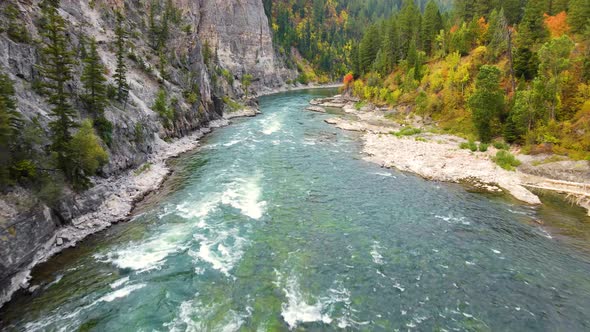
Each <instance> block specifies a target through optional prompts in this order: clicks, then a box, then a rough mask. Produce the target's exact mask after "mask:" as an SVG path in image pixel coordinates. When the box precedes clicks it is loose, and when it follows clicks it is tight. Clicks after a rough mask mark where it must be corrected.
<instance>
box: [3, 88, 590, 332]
mask: <svg viewBox="0 0 590 332" xmlns="http://www.w3.org/2000/svg"><path fill="white" fill-rule="evenodd" d="M327 93H333V91H320V90H317V91H304V92H293V93H285V94H279V95H274V96H268V97H263V98H261V110H262V112H263V114H262V115H260V116H258V117H256V118H251V119H240V120H237V121H236V123H235V124H234V125H231V126H229V127H226V128H222V129H218V130H216V131H215V132H214V133H213V134H211V135H210V136H208V137H207V138H206V139H205V140H203V142H202V146H201V148H200V149H199V150H198V151H196V152H194V153H191V154H188V155H186V156H183V157H182V158H180V159H178V160H176V161H175V165H174V167H175V169H176V172H175V173H174V175H173V176H172V177H171V178H170V179H169V180H168V181H167V183H166V185H165V186H164V188H163V189H162V190H161V191H160V192H159V193H157V194H154V195H153V196H151V197H150V198H148V199H147V201H146V202H144V203H142V204H141V206H140V207H139V209H138V212H137V214H136V216H135V217H134V219H133V220H132V221H131V222H128V223H123V224H119V225H116V226H114V227H112V228H111V229H109V230H107V231H105V232H102V233H100V234H98V235H95V236H92V237H91V238H90V239H88V240H86V241H84V242H83V243H81V244H80V245H79V246H78V247H77V248H74V249H70V250H66V251H65V252H63V253H62V254H60V255H58V256H56V257H55V258H53V259H52V260H51V261H50V262H48V263H46V264H43V265H42V266H40V267H38V268H37V269H36V270H35V271H34V274H33V279H32V280H31V283H32V284H33V285H38V286H39V287H38V288H37V290H36V291H35V292H33V293H32V294H29V293H26V294H24V293H21V294H18V295H17V296H15V298H14V299H13V301H12V302H10V303H9V304H7V305H6V306H5V307H4V308H2V311H1V312H0V319H1V320H0V324H1V325H0V326H1V328H0V329H2V330H6V331H77V330H82V331H288V330H306V331H327V330H330V331H331V330H354V331H395V330H401V331H407V330H416V331H589V330H590V254H589V253H588V251H585V250H581V249H580V248H579V247H578V245H577V243H576V241H575V240H572V241H565V240H561V239H559V238H558V237H557V236H556V235H555V234H552V233H551V232H548V231H547V229H548V228H543V227H545V226H539V225H537V224H535V223H534V222H532V221H533V220H535V219H539V218H543V214H545V217H546V218H547V219H551V218H553V219H555V220H556V221H555V222H556V223H558V224H559V223H569V224H571V223H576V222H580V220H581V219H580V218H583V216H582V214H581V213H579V211H577V210H576V211H574V212H568V211H565V210H564V211H562V212H555V211H554V210H553V212H551V211H549V212H547V211H545V212H544V210H543V209H542V208H532V207H527V206H524V205H520V204H518V203H515V202H514V201H511V200H510V199H509V198H506V197H502V196H490V195H483V194H478V193H472V192H469V191H467V190H465V188H464V187H461V186H458V185H451V184H442V183H436V182H428V181H425V180H422V179H420V178H418V177H415V176H412V175H410V174H404V173H401V172H398V171H394V170H386V169H381V168H380V167H379V166H377V165H374V164H370V163H367V162H365V161H363V160H362V159H361V154H360V143H359V140H358V136H357V134H354V133H348V132H343V131H340V130H338V129H336V128H333V127H331V126H330V125H328V124H325V123H324V122H323V119H325V118H327V117H329V116H334V115H325V114H318V113H313V112H306V111H304V110H303V109H304V108H305V107H306V106H307V105H308V101H309V100H310V99H311V98H313V97H314V96H316V95H323V94H327ZM547 227H548V226H547ZM584 240H585V239H584ZM582 242H584V241H582Z"/></svg>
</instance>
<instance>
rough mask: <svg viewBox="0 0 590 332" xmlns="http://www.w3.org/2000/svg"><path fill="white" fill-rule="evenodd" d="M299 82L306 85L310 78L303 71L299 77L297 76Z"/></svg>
mask: <svg viewBox="0 0 590 332" xmlns="http://www.w3.org/2000/svg"><path fill="white" fill-rule="evenodd" d="M297 82H299V83H301V84H304V85H305V84H308V83H309V78H307V75H306V74H305V73H301V74H299V77H297Z"/></svg>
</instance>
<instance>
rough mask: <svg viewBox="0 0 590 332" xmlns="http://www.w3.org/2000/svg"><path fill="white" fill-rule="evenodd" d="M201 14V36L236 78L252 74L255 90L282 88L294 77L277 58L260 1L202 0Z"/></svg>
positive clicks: (199, 28) (199, 29) (199, 30)
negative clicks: (284, 83) (286, 81)
mask: <svg viewBox="0 0 590 332" xmlns="http://www.w3.org/2000/svg"><path fill="white" fill-rule="evenodd" d="M201 13H202V18H201V22H200V24H199V26H198V35H199V37H200V38H201V40H202V41H204V40H206V41H207V42H208V43H209V45H210V46H211V48H212V49H213V52H214V53H215V54H216V56H217V58H218V59H219V62H220V63H221V65H222V66H223V67H224V68H226V69H228V70H229V71H230V72H231V73H232V74H233V75H234V76H235V77H236V78H241V77H242V75H244V74H251V75H253V76H254V78H255V79H256V80H255V82H254V87H255V88H262V87H273V86H279V85H281V84H282V83H283V81H284V79H285V78H293V76H292V72H290V71H288V70H285V69H282V66H281V64H280V63H279V60H278V59H277V58H276V56H275V52H274V49H273V41H272V35H271V33H270V28H269V26H268V18H267V17H266V15H265V13H264V8H263V6H262V2H261V1H260V0H242V1H231V0H202V1H201Z"/></svg>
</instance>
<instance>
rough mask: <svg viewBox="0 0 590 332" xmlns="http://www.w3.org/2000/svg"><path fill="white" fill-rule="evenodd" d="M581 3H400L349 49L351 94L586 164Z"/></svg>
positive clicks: (587, 11)
mask: <svg viewBox="0 0 590 332" xmlns="http://www.w3.org/2000/svg"><path fill="white" fill-rule="evenodd" d="M589 55H590V1H588V0H569V1H568V0H495V1H483V0H457V1H455V3H454V9H453V10H452V11H450V12H449V11H444V10H441V8H440V7H439V5H438V4H437V3H436V2H435V1H432V0H431V1H429V2H428V3H427V4H426V5H425V6H424V9H421V8H420V6H419V5H417V4H416V3H415V2H414V1H411V0H406V1H404V3H403V5H402V7H401V9H400V10H399V11H395V12H394V13H393V14H392V15H391V16H390V17H389V18H386V19H383V20H381V21H380V22H378V23H376V24H373V25H372V26H370V27H369V28H367V30H366V31H365V33H364V35H363V37H362V38H361V40H360V42H359V43H357V44H355V45H353V46H352V52H351V68H352V73H353V74H354V77H355V78H356V79H357V81H356V82H354V83H350V84H351V88H352V89H353V92H354V93H355V94H357V95H359V96H361V97H363V98H367V99H371V100H373V101H375V102H377V103H383V104H391V105H397V104H399V103H410V104H415V106H416V107H415V109H416V112H417V113H419V114H421V115H423V116H428V117H432V118H433V119H434V120H436V121H437V122H439V123H440V124H441V125H442V127H443V128H445V129H447V130H449V131H451V132H455V133H460V134H464V135H467V136H475V137H477V138H479V139H480V140H482V141H490V140H492V139H493V138H496V137H501V136H503V138H504V139H505V140H507V141H508V142H516V143H521V144H524V145H525V147H527V148H528V149H535V148H538V147H539V146H543V147H545V148H550V149H553V151H554V152H560V153H564V154H569V155H570V156H573V157H575V158H586V157H588V156H590V130H589V129H590V128H589V127H587V125H588V120H587V119H588V113H589V112H590V104H589V103H588V102H587V100H589V99H590V89H589V88H588V80H589V79H590V57H589Z"/></svg>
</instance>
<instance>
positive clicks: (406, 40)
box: [399, 0, 421, 58]
mask: <svg viewBox="0 0 590 332" xmlns="http://www.w3.org/2000/svg"><path fill="white" fill-rule="evenodd" d="M420 21H421V15H420V10H419V9H418V7H417V6H416V5H415V4H414V1H412V0H404V5H403V8H402V10H401V11H400V13H399V30H400V40H401V51H402V52H401V54H402V58H405V57H406V56H407V54H408V50H409V49H410V42H411V41H412V38H414V37H416V38H417V40H416V42H417V43H420V40H418V32H419V31H420V23H421V22H420Z"/></svg>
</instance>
